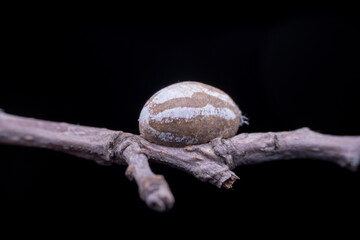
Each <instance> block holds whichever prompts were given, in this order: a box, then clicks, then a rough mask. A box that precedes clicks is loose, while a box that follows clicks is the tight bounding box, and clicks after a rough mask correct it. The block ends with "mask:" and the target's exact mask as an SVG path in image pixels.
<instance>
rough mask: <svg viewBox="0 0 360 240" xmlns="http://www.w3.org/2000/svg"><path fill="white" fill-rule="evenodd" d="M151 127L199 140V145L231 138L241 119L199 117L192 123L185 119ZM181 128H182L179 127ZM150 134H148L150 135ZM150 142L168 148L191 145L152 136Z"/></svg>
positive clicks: (152, 124) (154, 124) (154, 122)
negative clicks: (218, 139)
mask: <svg viewBox="0 0 360 240" xmlns="http://www.w3.org/2000/svg"><path fill="white" fill-rule="evenodd" d="M149 125H150V126H151V127H152V128H153V129H155V130H157V131H158V132H165V133H172V134H173V135H174V136H175V137H180V138H181V137H183V136H186V137H190V138H195V139H197V141H198V142H197V144H201V143H207V142H209V141H210V140H212V139H214V138H217V137H221V138H229V137H232V136H234V135H235V134H236V132H237V131H238V129H239V125H240V118H236V119H234V120H226V119H224V118H220V117H217V116H197V117H195V118H193V119H191V120H190V121H189V120H188V121H186V120H185V119H183V118H179V119H173V120H172V122H169V123H165V122H164V121H163V122H157V121H152V120H150V121H149ZM179 126H181V127H179ZM148 133H150V132H146V133H145V134H148ZM149 141H151V142H154V143H158V144H161V145H166V146H176V147H183V146H186V145H189V144H188V143H186V142H185V141H184V142H176V141H170V142H164V141H162V140H161V139H158V138H157V137H156V136H151V138H150V139H149Z"/></svg>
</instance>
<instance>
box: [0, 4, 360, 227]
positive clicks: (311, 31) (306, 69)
mask: <svg viewBox="0 0 360 240" xmlns="http://www.w3.org/2000/svg"><path fill="white" fill-rule="evenodd" d="M170 15H171V14H170ZM357 20H358V19H357V16H356V14H355V13H351V12H344V11H337V12H336V11H332V12H318V11H317V12H282V13H272V14H270V13H268V14H260V13H258V14H256V13H255V14H254V13H249V14H244V13H242V15H241V16H240V17H236V16H233V17H228V18H217V17H214V18H212V19H202V18H199V19H196V20H194V19H193V18H192V19H187V18H186V17H185V16H184V17H183V18H181V19H177V18H176V17H174V18H170V19H168V18H166V19H152V18H151V17H144V18H143V19H140V18H139V19H137V20H134V19H122V20H121V21H120V20H119V21H114V22H112V23H111V24H92V23H91V24H90V23H84V22H83V23H77V24H74V23H65V21H64V22H63V21H61V20H60V21H47V20H46V19H36V18H35V17H34V18H32V17H29V18H23V19H19V20H18V21H16V20H14V21H13V22H12V25H8V26H6V27H4V28H3V29H2V35H3V40H4V42H5V43H3V46H2V51H3V53H2V58H3V63H2V69H3V71H2V77H1V80H0V81H1V87H0V107H1V108H3V109H4V110H5V111H6V112H8V113H11V114H16V115H23V116H28V117H34V118H40V119H47V120H52V121H60V122H69V123H75V124H82V125H89V126H95V127H105V128H109V129H116V130H123V131H127V132H132V133H138V122H137V119H138V116H139V113H140V111H141V108H142V106H143V104H144V103H145V102H146V100H147V99H148V98H149V97H150V96H151V95H152V94H154V93H155V92H156V91H158V90H160V89H161V88H163V87H165V86H168V85H170V84H172V83H176V82H178V81H185V80H191V81H200V82H203V83H206V84H210V85H213V86H215V87H218V88H220V89H222V90H224V91H225V92H227V93H228V94H229V95H230V96H231V97H232V98H233V99H234V100H235V102H236V103H237V104H238V105H239V107H240V109H241V110H242V111H243V113H244V114H245V115H246V116H247V117H248V118H249V120H250V125H249V126H244V127H242V128H241V129H240V132H266V131H283V130H294V129H296V128H300V127H304V126H307V127H310V128H311V129H313V130H316V131H319V132H322V133H328V134H336V135H360V128H359V122H360V118H359V116H358V114H357V113H358V111H359V93H358V92H359V87H358V86H357V83H358V81H359V80H360V71H359V69H360V68H359V63H360V62H359V58H360V47H359V46H360V44H359V42H360V35H359V25H358V21H357ZM0 153H1V161H0V186H1V192H0V194H1V201H2V205H1V211H2V213H4V212H8V213H10V215H11V216H13V217H15V220H14V222H13V223H14V224H15V226H16V225H17V224H19V222H22V221H25V222H35V223H38V221H39V222H41V224H43V223H48V224H49V225H53V224H52V223H54V222H55V221H58V220H59V219H66V223H67V224H68V223H69V222H72V223H74V225H75V226H76V225H77V224H78V223H80V222H81V223H84V222H85V223H88V224H89V226H90V225H92V224H94V225H97V224H99V223H104V224H115V225H117V226H118V227H120V226H121V227H124V226H125V224H124V221H126V222H127V223H130V225H132V223H134V224H135V223H136V224H139V223H142V224H145V225H148V226H159V225H161V226H164V225H166V226H168V225H169V226H178V225H177V223H181V224H184V225H186V226H188V227H194V228H196V227H197V226H198V224H199V223H204V224H207V225H208V226H210V227H211V226H215V225H218V224H220V225H218V226H217V227H218V228H222V229H224V228H226V229H228V228H229V229H233V230H234V229H235V230H236V228H238V227H240V225H241V224H240V222H242V221H244V222H247V223H248V224H249V225H258V224H260V223H264V224H269V223H273V224H274V225H277V224H279V225H281V226H284V223H287V224H289V225H292V223H295V222H297V221H298V222H301V224H297V226H299V229H300V230H301V229H303V230H304V229H308V228H311V227H314V228H317V227H318V224H319V223H324V222H325V223H327V224H328V226H329V228H328V229H326V231H331V229H332V228H331V226H332V224H334V225H336V224H338V223H345V224H349V225H348V227H349V229H350V230H356V228H353V227H352V226H351V224H350V223H354V220H351V218H350V217H354V216H355V217H356V216H357V217H358V214H359V205H360V204H359V203H360V197H359V196H358V194H357V193H358V191H359V186H360V185H359V183H360V181H359V180H360V175H359V173H353V172H350V171H348V170H345V169H342V168H339V167H337V166H335V165H333V164H331V163H326V162H321V161H317V160H305V159H298V160H293V161H277V162H272V163H266V164H261V165H256V166H245V167H241V168H238V169H236V170H235V173H236V174H237V175H238V176H240V178H241V179H240V180H239V181H238V182H237V183H236V184H235V185H234V189H233V190H223V189H220V190H219V189H217V188H216V187H214V186H212V185H210V184H207V183H202V182H199V181H198V180H197V179H195V178H194V177H192V176H189V175H187V174H185V173H183V172H180V171H178V170H175V169H171V168H169V167H166V166H160V165H157V164H151V166H152V168H153V170H154V172H156V173H159V174H163V175H164V176H165V178H166V179H167V181H168V183H169V185H170V187H171V189H172V191H173V194H174V196H175V198H176V204H175V206H174V208H173V210H171V211H170V212H167V213H162V214H159V213H156V212H153V211H151V210H149V209H148V208H147V207H146V206H145V204H144V203H143V202H142V201H141V200H140V199H139V197H138V193H137V186H136V184H135V183H134V182H129V181H128V180H127V179H126V177H125V176H124V171H125V169H126V167H125V166H112V167H104V166H98V165H96V163H94V162H91V161H87V160H84V159H78V158H76V157H73V156H68V155H65V154H63V153H59V152H53V151H50V150H44V149H29V148H23V147H14V146H0ZM2 216H4V215H2ZM233 217H235V220H234V221H233V220H230V219H232V218H233ZM275 217H276V218H275ZM35 219H37V220H35ZM180 219H185V220H180ZM275 219H277V220H275ZM299 219H304V220H303V221H299ZM233 222H235V224H234V223H233ZM355 223H356V220H355ZM39 224H40V223H39ZM329 224H330V225H329ZM154 229H156V228H154ZM214 231H215V229H214ZM154 232H156V230H154Z"/></svg>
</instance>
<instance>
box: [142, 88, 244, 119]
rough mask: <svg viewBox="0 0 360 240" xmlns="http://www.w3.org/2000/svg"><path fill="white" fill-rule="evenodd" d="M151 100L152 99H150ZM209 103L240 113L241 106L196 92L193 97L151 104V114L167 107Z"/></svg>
mask: <svg viewBox="0 0 360 240" xmlns="http://www.w3.org/2000/svg"><path fill="white" fill-rule="evenodd" d="M149 101H150V102H151V100H149ZM207 104H211V105H212V106H214V107H216V108H228V109H230V110H231V111H233V112H234V113H235V115H238V114H239V108H237V107H235V106H233V105H230V104H229V103H227V102H224V101H223V100H221V99H220V98H217V97H214V96H211V95H209V94H206V93H203V92H197V93H194V94H193V96H192V97H191V98H176V99H171V100H169V101H166V102H164V103H161V104H151V106H149V110H150V111H151V114H154V115H155V114H158V113H160V112H162V111H164V110H166V109H171V108H178V107H192V108H202V107H205V106H206V105H207Z"/></svg>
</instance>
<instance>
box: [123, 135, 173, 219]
mask: <svg viewBox="0 0 360 240" xmlns="http://www.w3.org/2000/svg"><path fill="white" fill-rule="evenodd" d="M118 154H119V155H122V158H124V159H125V161H126V162H127V164H128V168H127V170H126V176H127V177H128V178H129V179H130V180H133V179H135V181H136V183H137V185H138V186H139V194H140V198H141V199H142V200H144V201H145V202H146V204H147V205H148V207H150V208H151V209H153V210H156V211H159V212H163V211H165V210H169V209H171V208H172V207H173V205H174V202H175V199H174V197H173V195H172V193H171V191H170V188H169V186H168V184H167V182H166V181H165V179H164V177H163V176H162V175H155V174H154V173H153V172H152V171H151V169H150V166H149V163H148V159H147V157H146V156H145V155H144V154H143V153H141V149H140V147H139V145H138V144H137V143H134V142H132V141H130V140H126V141H124V142H122V143H121V145H120V146H119V152H118Z"/></svg>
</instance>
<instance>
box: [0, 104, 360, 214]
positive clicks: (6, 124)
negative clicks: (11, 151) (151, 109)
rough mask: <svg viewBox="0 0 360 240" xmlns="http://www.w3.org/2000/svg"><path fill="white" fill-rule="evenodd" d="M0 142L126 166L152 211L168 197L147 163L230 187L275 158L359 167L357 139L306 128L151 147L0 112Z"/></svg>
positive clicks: (135, 139)
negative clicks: (241, 169)
mask: <svg viewBox="0 0 360 240" xmlns="http://www.w3.org/2000/svg"><path fill="white" fill-rule="evenodd" d="M0 143H2V144H10V145H19V146H28V147H40V148H47V149H52V150H56V151H62V152H65V153H68V154H71V155H75V156H78V157H81V158H85V159H90V160H94V161H96V162H97V163H98V164H102V165H111V164H113V163H114V164H120V165H128V168H127V170H126V176H127V177H128V178H129V179H130V180H132V179H134V180H135V181H136V183H137V184H138V186H139V194H140V198H141V199H142V200H144V201H145V202H146V204H147V205H148V206H149V207H150V208H152V209H154V210H156V211H165V210H168V209H171V208H172V206H173V204H174V197H173V195H172V193H171V191H170V189H169V186H168V184H167V183H166V181H165V179H164V177H163V176H161V175H155V174H154V173H153V172H152V171H151V169H150V167H149V163H148V160H151V161H156V162H159V163H162V164H166V165H169V166H172V167H175V168H178V169H181V170H183V171H185V172H187V173H189V174H191V175H193V176H195V177H196V178H198V179H199V180H201V181H204V182H209V183H211V184H214V185H216V186H217V187H219V188H220V187H224V188H231V187H232V185H233V183H234V182H235V181H236V180H237V179H238V177H237V176H236V175H235V173H234V172H232V171H231V170H232V169H234V168H236V167H238V166H241V165H249V164H258V163H263V162H266V161H273V160H278V159H296V158H301V159H303V158H308V159H321V160H324V161H330V162H333V163H335V164H337V165H339V166H341V167H345V168H348V169H349V170H353V171H355V170H357V169H358V166H359V162H360V137H359V136H333V135H326V134H320V133H317V132H314V131H311V130H310V129H308V128H301V129H298V130H295V131H288V132H276V133H274V132H268V133H242V134H239V135H237V136H234V137H232V138H229V139H219V138H218V139H214V140H212V141H211V142H210V143H207V144H202V145H192V146H187V147H185V148H171V147H165V146H160V145H156V144H153V143H150V142H148V141H146V140H145V139H143V138H141V137H140V136H138V135H134V134H131V133H124V132H122V131H112V130H108V129H105V128H94V127H86V126H80V125H73V124H68V123H57V122H50V121H44V120H38V119H32V118H25V117H19V116H15V115H10V114H6V113H4V112H1V111H0Z"/></svg>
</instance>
